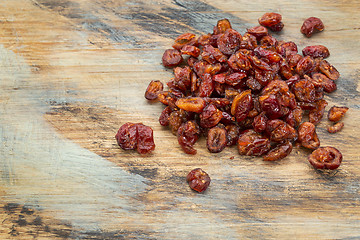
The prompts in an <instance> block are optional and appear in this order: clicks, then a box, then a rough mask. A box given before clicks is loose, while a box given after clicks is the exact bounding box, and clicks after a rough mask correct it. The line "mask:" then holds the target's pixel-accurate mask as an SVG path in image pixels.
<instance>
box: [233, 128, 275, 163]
mask: <svg viewBox="0 0 360 240" xmlns="http://www.w3.org/2000/svg"><path fill="white" fill-rule="evenodd" d="M269 149H270V141H269V139H268V138H266V137H263V136H262V135H260V134H258V133H257V132H255V131H254V130H252V129H248V130H245V131H244V132H242V133H241V134H240V135H239V138H238V150H239V153H240V154H241V155H247V156H261V155H263V154H265V153H267V152H268V151H269Z"/></svg>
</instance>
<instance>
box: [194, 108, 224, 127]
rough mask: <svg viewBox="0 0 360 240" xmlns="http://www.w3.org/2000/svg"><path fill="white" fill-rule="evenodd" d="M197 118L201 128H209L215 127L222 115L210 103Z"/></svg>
mask: <svg viewBox="0 0 360 240" xmlns="http://www.w3.org/2000/svg"><path fill="white" fill-rule="evenodd" d="M199 117H200V126H201V127H204V128H211V127H214V126H216V125H217V124H218V123H219V122H220V121H221V119H222V117H223V115H222V112H221V111H220V110H219V109H218V108H217V107H216V106H215V105H214V104H212V103H211V104H209V105H207V106H206V107H205V108H204V110H203V111H202V113H200V115H199Z"/></svg>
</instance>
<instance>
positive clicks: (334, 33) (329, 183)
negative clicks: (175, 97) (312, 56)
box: [0, 0, 360, 239]
mask: <svg viewBox="0 0 360 240" xmlns="http://www.w3.org/2000/svg"><path fill="white" fill-rule="evenodd" d="M359 10H360V4H359V3H358V1H355V0H353V1H332V0H322V1H316V2H314V1H308V0H301V1H297V2H295V3H294V2H292V1H287V0H275V1H260V0H254V1H251V2H247V1H235V0H227V1H218V0H206V1H199V0H196V1H185V0H184V1H181V0H174V1H170V0H160V1H145V0H138V1H125V0H119V1H115V0H98V1H89V0H81V1H75V0H59V1H53V0H14V1H2V2H1V3H0V35H1V36H2V37H1V38H0V111H1V112H0V139H1V144H0V153H1V161H0V162H1V164H0V176H1V178H0V183H1V188H0V207H2V208H1V209H2V210H3V211H0V221H1V222H2V223H3V224H2V225H1V226H0V238H4V239H31V238H37V239H49V238H51V239H53V238H54V239H61V238H75V239H78V238H80V239H81V238H84V239H197V238H202V239H293V238H297V239H357V238H360V230H359V229H360V228H359V226H360V214H359V213H360V207H359V206H360V204H359V203H360V192H359V188H360V170H359V169H360V168H359V166H360V157H359V156H360V155H359V154H358V148H359V140H360V131H359V128H358V126H357V125H358V123H359V120H360V106H359V104H358V102H359V100H360V99H359V90H360V87H359V80H358V79H359V77H360V72H359V66H360V50H359V49H360V44H359V41H358V39H359V37H360V32H359V25H358V22H359V20H360V17H359V15H358V11H359ZM270 11H276V12H279V13H281V14H282V16H283V19H284V23H285V28H284V30H283V31H282V32H281V33H279V34H274V35H275V36H276V37H277V38H279V39H282V40H292V41H294V42H296V43H297V44H298V47H299V49H302V48H303V47H305V46H307V45H314V44H323V45H325V46H327V47H328V48H329V49H330V52H331V56H330V58H329V61H330V62H331V63H332V64H334V65H335V66H336V68H337V69H338V70H339V72H340V73H341V79H339V80H338V82H337V83H338V89H337V91H336V92H334V93H332V94H330V95H327V96H326V100H327V101H328V102H329V105H328V107H327V110H328V109H329V108H330V107H331V106H333V105H343V106H348V107H349V108H350V110H349V111H348V113H347V115H346V117H345V119H344V122H345V128H344V129H343V130H342V131H341V132H339V133H337V134H334V135H330V134H328V133H327V132H326V127H327V125H328V124H329V123H328V122H327V121H326V120H323V121H322V123H321V124H320V125H319V127H318V133H319V136H320V139H321V144H322V145H323V146H326V145H331V146H335V147H337V148H338V149H339V150H341V152H342V153H343V156H344V160H343V164H342V166H341V167H340V168H339V169H338V170H336V171H334V172H331V173H321V172H318V171H315V170H314V169H313V168H312V167H311V166H310V165H309V163H308V162H307V160H306V158H307V155H308V154H309V152H307V151H305V150H304V149H302V148H295V149H294V150H293V152H292V154H291V156H289V157H287V158H286V159H284V160H282V161H279V162H274V163H268V162H263V161H262V160H261V159H260V158H251V157H244V156H240V155H239V154H238V153H237V150H236V148H228V149H225V150H224V151H223V152H221V153H219V154H210V153H209V152H208V151H207V149H206V146H205V141H204V139H201V140H200V141H199V142H198V143H197V144H196V145H195V147H196V149H197V150H198V154H197V155H195V156H189V155H186V154H185V153H183V152H182V150H181V149H180V147H179V146H178V144H177V140H176V137H175V136H174V135H173V134H172V133H171V132H170V131H169V130H168V129H167V128H164V127H161V126H160V125H159V123H158V116H159V114H160V112H161V110H162V109H163V106H162V105H161V104H160V103H150V102H148V101H146V100H145V99H144V97H143V96H144V91H145V89H146V87H147V85H148V83H149V82H150V81H151V80H160V81H162V82H164V83H165V82H166V81H168V80H169V79H170V78H171V77H172V72H171V70H167V69H165V68H163V66H162V65H161V56H162V53H163V51H164V49H166V48H169V47H170V46H171V43H172V41H173V39H174V38H175V37H176V36H178V35H179V34H181V33H184V32H193V33H195V34H197V35H200V34H203V33H208V32H212V28H213V26H214V25H215V24H216V22H217V20H219V19H221V18H225V17H226V18H228V19H230V21H231V22H232V25H233V27H234V28H235V29H237V30H238V31H239V32H241V33H243V32H244V31H245V30H246V28H249V27H251V26H254V25H256V24H257V19H258V17H259V16H261V15H262V14H263V13H264V12H270ZM309 16H317V17H320V18H321V19H322V20H323V21H324V23H325V27H326V29H325V31H324V32H322V33H319V34H316V35H314V36H313V37H312V38H310V39H308V38H305V37H303V36H302V34H300V32H299V28H300V26H301V23H302V21H303V20H304V19H305V18H307V17H309ZM128 121H132V122H143V123H144V124H146V125H149V126H151V127H152V128H153V129H154V137H155V143H156V149H155V151H154V152H153V153H152V154H151V155H149V156H140V155H139V154H137V153H136V152H133V151H123V150H121V149H120V148H119V147H118V146H117V144H116V141H115V138H114V136H115V134H116V131H117V129H118V128H119V126H120V125H121V124H123V123H125V122H128ZM232 157H234V159H232ZM195 167H201V168H203V169H204V170H206V171H207V172H208V173H209V174H210V176H211V178H212V183H211V185H210V188H209V189H208V190H207V191H206V192H205V193H204V194H196V193H195V192H192V191H191V190H190V189H189V188H188V186H187V184H186V182H185V176H186V174H187V172H188V171H190V170H191V169H193V168H195ZM36 219H37V220H36ZM39 219H40V220H39Z"/></svg>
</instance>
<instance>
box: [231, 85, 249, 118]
mask: <svg viewBox="0 0 360 240" xmlns="http://www.w3.org/2000/svg"><path fill="white" fill-rule="evenodd" d="M253 106H254V104H253V100H252V96H251V90H246V91H243V92H241V93H240V94H238V95H237V96H236V97H235V98H234V100H233V102H232V104H231V114H232V115H233V116H235V118H236V120H237V121H238V122H240V121H242V120H244V119H245V118H246V117H247V115H248V114H249V112H250V110H251V109H252V108H253Z"/></svg>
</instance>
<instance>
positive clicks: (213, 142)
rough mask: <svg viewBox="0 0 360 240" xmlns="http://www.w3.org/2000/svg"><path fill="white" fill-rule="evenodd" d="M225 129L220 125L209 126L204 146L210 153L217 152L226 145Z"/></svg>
mask: <svg viewBox="0 0 360 240" xmlns="http://www.w3.org/2000/svg"><path fill="white" fill-rule="evenodd" d="M226 143H227V138H226V130H225V129H224V128H220V127H213V128H210V129H209V131H208V134H207V139H206V146H207V148H208V150H209V151H210V152H212V153H218V152H221V151H222V150H224V148H225V147H226Z"/></svg>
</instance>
